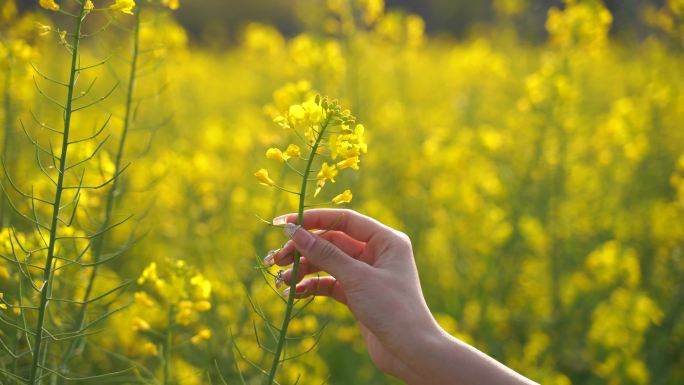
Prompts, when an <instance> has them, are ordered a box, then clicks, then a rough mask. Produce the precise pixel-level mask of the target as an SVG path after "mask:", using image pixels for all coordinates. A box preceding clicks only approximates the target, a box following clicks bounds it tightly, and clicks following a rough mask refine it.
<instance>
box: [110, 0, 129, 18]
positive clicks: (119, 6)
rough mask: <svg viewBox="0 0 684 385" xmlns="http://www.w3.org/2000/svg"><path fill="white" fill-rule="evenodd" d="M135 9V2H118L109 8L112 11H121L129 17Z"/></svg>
mask: <svg viewBox="0 0 684 385" xmlns="http://www.w3.org/2000/svg"><path fill="white" fill-rule="evenodd" d="M133 8H135V1H134V0H116V3H114V4H112V5H110V6H109V9H111V10H112V11H121V12H123V13H126V14H129V15H132V14H133Z"/></svg>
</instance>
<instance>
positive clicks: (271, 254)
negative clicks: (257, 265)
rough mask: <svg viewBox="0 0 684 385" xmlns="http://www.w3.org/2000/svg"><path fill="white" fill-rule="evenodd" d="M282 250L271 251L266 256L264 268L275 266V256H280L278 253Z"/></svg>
mask: <svg viewBox="0 0 684 385" xmlns="http://www.w3.org/2000/svg"><path fill="white" fill-rule="evenodd" d="M280 250H281V249H274V250H271V251H269V252H268V254H266V256H265V257H264V266H266V267H270V266H273V264H274V263H275V256H276V254H278V252H279V251H280Z"/></svg>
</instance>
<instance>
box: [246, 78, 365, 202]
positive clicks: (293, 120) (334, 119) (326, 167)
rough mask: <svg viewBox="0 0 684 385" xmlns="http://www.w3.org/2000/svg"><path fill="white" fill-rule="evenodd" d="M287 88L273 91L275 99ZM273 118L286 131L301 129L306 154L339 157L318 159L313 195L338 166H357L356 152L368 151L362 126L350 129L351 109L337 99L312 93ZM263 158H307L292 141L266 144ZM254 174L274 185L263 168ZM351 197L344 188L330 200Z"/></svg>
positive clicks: (338, 169) (317, 192)
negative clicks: (284, 144)
mask: <svg viewBox="0 0 684 385" xmlns="http://www.w3.org/2000/svg"><path fill="white" fill-rule="evenodd" d="M291 88H292V89H293V87H287V86H286V87H284V88H283V89H281V90H279V91H277V92H276V94H275V95H276V96H277V98H276V99H278V98H280V99H282V98H284V97H286V96H284V95H282V93H283V92H284V90H290V89H291ZM305 89H306V87H305ZM276 104H280V105H282V103H278V100H276ZM273 120H274V122H275V123H276V124H278V125H279V126H280V127H282V128H284V129H286V130H288V131H297V130H298V129H301V130H303V135H300V138H303V139H304V140H305V142H306V144H307V145H308V146H309V147H311V148H312V153H311V154H310V155H309V156H310V157H313V156H320V155H323V154H324V153H327V155H328V156H329V159H330V160H332V161H335V160H337V159H338V158H342V160H337V161H336V162H331V163H328V162H327V161H323V162H322V163H321V166H320V169H319V170H318V171H317V172H316V190H315V191H314V194H313V196H314V197H317V196H318V195H319V193H320V192H321V190H322V189H323V187H324V186H325V184H326V183H327V182H328V181H330V182H332V183H335V178H336V177H337V175H338V174H339V172H340V171H341V170H344V169H346V168H350V169H353V170H358V169H359V162H360V156H361V155H362V154H365V153H366V152H367V151H368V145H367V143H366V139H365V128H364V126H363V125H362V124H356V125H355V126H354V127H353V129H352V128H351V127H352V125H353V124H354V117H353V116H351V113H350V112H349V111H348V110H342V109H341V107H340V106H339V104H337V102H334V101H333V102H330V101H328V100H327V98H321V97H320V96H315V97H312V98H308V99H307V100H305V101H304V102H302V103H295V104H292V105H290V106H289V107H288V108H287V112H286V113H284V114H278V115H276V116H275V118H274V119H273ZM298 134H299V133H298ZM314 148H315V150H314ZM266 158H267V159H271V160H275V161H278V162H281V163H285V162H288V161H289V160H290V159H293V158H295V159H301V160H303V161H308V158H302V153H301V148H300V147H299V146H298V145H296V144H290V145H288V146H287V149H286V150H285V151H282V150H280V149H279V148H276V147H272V148H269V149H268V150H267V151H266ZM291 167H293V166H291ZM300 174H301V172H300ZM254 176H255V177H256V179H257V181H258V182H259V183H260V184H262V185H264V186H275V182H274V181H273V179H272V178H271V177H270V176H269V173H268V170H266V169H263V168H262V169H260V170H259V171H257V172H256V173H255V174H254ZM351 199H352V193H351V191H350V190H346V191H344V192H343V193H342V194H339V195H337V196H336V197H334V198H333V199H332V202H333V203H335V204H342V203H348V202H350V201H351Z"/></svg>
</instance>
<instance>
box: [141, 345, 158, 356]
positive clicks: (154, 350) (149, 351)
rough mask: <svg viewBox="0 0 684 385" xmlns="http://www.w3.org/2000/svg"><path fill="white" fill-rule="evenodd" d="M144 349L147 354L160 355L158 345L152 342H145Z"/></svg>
mask: <svg viewBox="0 0 684 385" xmlns="http://www.w3.org/2000/svg"><path fill="white" fill-rule="evenodd" d="M143 351H145V354H147V355H149V356H156V355H159V350H158V349H157V345H155V344H153V343H152V342H145V344H144V345H143Z"/></svg>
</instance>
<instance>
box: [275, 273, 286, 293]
mask: <svg viewBox="0 0 684 385" xmlns="http://www.w3.org/2000/svg"><path fill="white" fill-rule="evenodd" d="M283 282H285V280H284V279H283V271H282V270H278V274H276V277H275V287H276V289H280V287H281V286H283Z"/></svg>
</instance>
